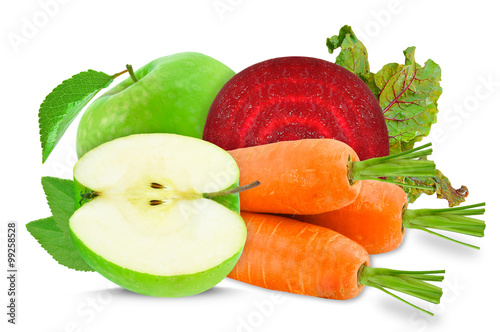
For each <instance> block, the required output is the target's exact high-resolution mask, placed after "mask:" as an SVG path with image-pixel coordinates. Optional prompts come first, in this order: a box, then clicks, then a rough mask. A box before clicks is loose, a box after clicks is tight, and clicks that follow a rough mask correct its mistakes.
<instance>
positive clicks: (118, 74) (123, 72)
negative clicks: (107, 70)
mask: <svg viewBox="0 0 500 332" xmlns="http://www.w3.org/2000/svg"><path fill="white" fill-rule="evenodd" d="M127 71H128V70H127V69H125V70H123V71H121V72H119V73H116V74H114V75H113V79H115V78H117V77H118V76H120V75H121V74H125V73H126V72H127Z"/></svg>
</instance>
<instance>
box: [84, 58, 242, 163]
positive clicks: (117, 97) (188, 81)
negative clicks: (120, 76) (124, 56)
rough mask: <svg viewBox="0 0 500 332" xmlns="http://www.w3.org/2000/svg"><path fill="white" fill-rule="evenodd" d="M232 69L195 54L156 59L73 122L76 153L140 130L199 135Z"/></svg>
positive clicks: (105, 94)
mask: <svg viewBox="0 0 500 332" xmlns="http://www.w3.org/2000/svg"><path fill="white" fill-rule="evenodd" d="M234 74H235V73H234V71H233V70H231V69H230V68H228V67H227V66H226V65H224V64H222V63H221V62H219V61H217V60H215V59H213V58H211V57H209V56H207V55H204V54H200V53H195V52H184V53H177V54H173V55H169V56H166V57H162V58H159V59H156V60H154V61H152V62H150V63H148V64H147V65H145V66H143V67H141V68H140V69H138V70H137V71H136V72H135V76H136V78H137V81H134V79H132V77H128V78H127V79H125V80H124V81H122V82H121V83H119V84H117V85H116V86H115V87H113V88H112V89H110V90H109V91H108V92H106V93H104V94H103V95H102V96H101V97H99V98H97V99H96V100H95V101H94V102H93V103H92V104H91V105H89V107H88V108H87V110H86V111H85V113H84V114H83V116H82V118H81V120H80V124H79V126H78V132H77V139H76V150H77V154H78V157H81V156H82V155H84V154H85V153H86V152H88V151H90V150H91V149H93V148H94V147H96V146H98V145H101V144H102V143H105V142H108V141H111V140H113V139H115V138H118V137H123V136H128V135H131V134H141V133H174V134H179V135H184V136H191V137H195V138H201V137H202V135H203V129H204V125H205V120H206V116H207V113H208V110H209V108H210V105H211V104H212V101H213V100H214V99H215V96H216V95H217V93H218V92H219V90H220V89H221V88H222V86H223V85H224V84H225V83H226V82H227V81H228V80H229V79H230V78H231V77H233V76H234Z"/></svg>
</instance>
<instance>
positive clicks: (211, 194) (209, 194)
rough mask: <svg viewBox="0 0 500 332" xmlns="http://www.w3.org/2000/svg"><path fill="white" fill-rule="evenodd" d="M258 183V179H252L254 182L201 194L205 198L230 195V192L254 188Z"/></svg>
mask: <svg viewBox="0 0 500 332" xmlns="http://www.w3.org/2000/svg"><path fill="white" fill-rule="evenodd" d="M259 184H260V182H259V181H254V182H252V183H249V184H246V185H244V186H239V187H235V188H231V189H225V190H221V191H216V192H213V193H205V194H203V197H205V198H213V197H219V196H226V195H231V194H237V193H240V192H242V191H245V190H248V189H252V188H255V187H257V186H258V185H259Z"/></svg>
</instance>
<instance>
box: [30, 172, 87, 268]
mask: <svg viewBox="0 0 500 332" xmlns="http://www.w3.org/2000/svg"><path fill="white" fill-rule="evenodd" d="M42 186H43V190H44V192H45V195H46V196H47V202H48V204H49V207H50V210H51V212H52V214H53V216H52V217H49V218H45V219H40V220H36V221H32V222H30V223H28V224H27V225H26V228H27V229H28V231H29V232H30V233H31V235H33V237H34V238H35V239H36V240H37V241H38V243H40V245H41V246H42V247H43V248H44V249H45V250H46V251H47V252H48V253H49V254H50V255H51V256H52V257H53V258H54V259H55V260H56V261H58V262H59V264H62V265H64V266H66V267H69V268H71V269H75V270H78V271H94V270H93V269H92V268H91V267H90V266H89V265H88V264H87V263H86V262H85V261H84V260H83V259H82V258H81V257H80V254H79V253H78V250H77V249H76V247H75V245H74V244H73V240H72V239H71V235H70V230H69V218H70V217H71V216H72V215H73V213H74V212H75V203H74V190H75V189H74V182H73V181H71V180H65V179H59V178H54V177H43V178H42Z"/></svg>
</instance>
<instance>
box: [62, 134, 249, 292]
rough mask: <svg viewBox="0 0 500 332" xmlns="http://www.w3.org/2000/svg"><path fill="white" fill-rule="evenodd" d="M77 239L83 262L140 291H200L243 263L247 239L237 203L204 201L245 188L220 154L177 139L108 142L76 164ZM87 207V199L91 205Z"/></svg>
mask: <svg viewBox="0 0 500 332" xmlns="http://www.w3.org/2000/svg"><path fill="white" fill-rule="evenodd" d="M74 178H75V183H76V184H77V185H76V187H77V190H76V191H77V193H76V197H77V207H79V206H80V205H82V206H81V207H79V208H78V209H77V210H76V211H75V213H74V214H73V216H72V217H71V218H70V229H71V236H72V238H73V241H74V243H75V245H76V247H77V249H78V250H79V252H80V254H81V255H82V257H83V258H84V259H85V261H86V262H87V263H88V264H89V265H90V266H91V267H92V268H94V269H95V270H96V271H97V272H99V273H100V274H102V275H103V276H104V277H106V278H108V279H109V280H111V281H113V282H114V283H116V284H118V285H120V286H122V287H124V288H126V289H128V290H130V291H133V292H137V293H141V294H145V295H151V296H164V297H180V296H188V295H193V294H197V293H201V292H203V291H205V290H207V289H209V288H211V287H213V286H215V285H216V284H217V283H219V282H220V281H221V280H222V279H223V278H224V277H226V275H227V274H228V273H229V272H230V271H231V270H232V269H233V267H234V266H235V264H236V262H237V260H238V258H239V256H240V255H241V252H242V250H243V246H244V244H245V239H246V227H245V223H244V221H243V219H242V218H241V216H240V215H239V213H238V212H239V196H238V194H231V195H227V196H222V197H220V198H213V199H209V198H205V197H204V194H205V193H213V192H218V191H222V190H225V189H228V188H231V187H235V186H237V185H238V180H239V169H238V166H237V164H236V162H235V161H234V159H233V158H232V157H231V156H230V155H229V154H228V153H227V152H226V151H224V150H222V149H221V148H219V147H217V146H215V145H213V144H211V143H208V142H205V141H202V140H201V139H196V138H191V137H187V136H180V135H175V134H138V135H131V136H127V137H123V138H118V139H115V140H113V141H110V142H107V143H104V144H102V145H100V146H98V147H97V148H95V149H93V150H91V151H89V152H88V153H86V154H85V155H84V156H83V157H82V158H81V159H80V160H79V161H78V162H77V164H76V165H75V168H74ZM86 201H88V202H86Z"/></svg>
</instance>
